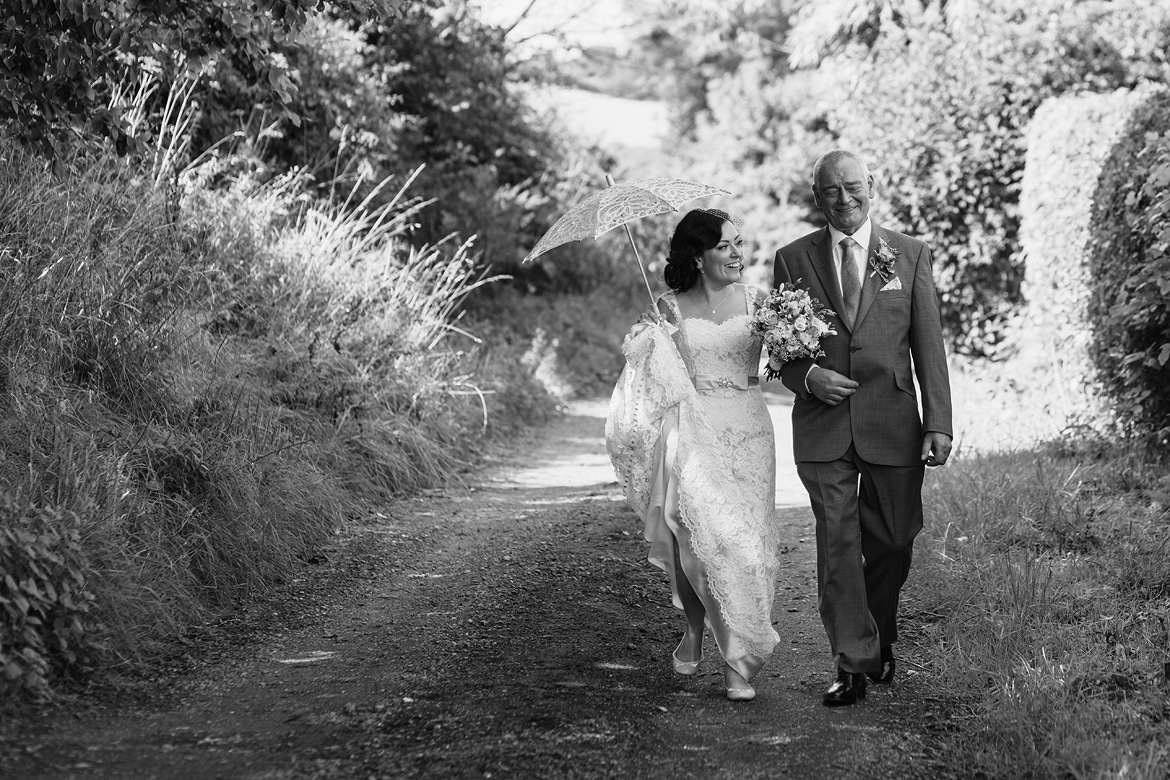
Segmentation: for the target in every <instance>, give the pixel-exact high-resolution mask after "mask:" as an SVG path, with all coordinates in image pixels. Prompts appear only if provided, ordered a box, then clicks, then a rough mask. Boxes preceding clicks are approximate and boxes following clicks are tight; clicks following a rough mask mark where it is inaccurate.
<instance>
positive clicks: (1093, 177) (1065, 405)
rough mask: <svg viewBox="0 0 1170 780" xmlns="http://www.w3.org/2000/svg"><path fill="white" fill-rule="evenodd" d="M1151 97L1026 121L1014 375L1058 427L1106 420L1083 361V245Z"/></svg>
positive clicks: (1087, 290) (1081, 100)
mask: <svg viewBox="0 0 1170 780" xmlns="http://www.w3.org/2000/svg"><path fill="white" fill-rule="evenodd" d="M1150 91H1151V90H1148V89H1137V90H1125V89H1122V90H1116V91H1115V92H1111V93H1083V94H1079V95H1062V96H1059V97H1054V98H1049V99H1048V100H1046V101H1044V103H1042V104H1041V106H1040V108H1039V109H1037V111H1036V114H1035V116H1034V117H1033V119H1032V122H1031V125H1030V128H1029V131H1028V136H1027V143H1028V153H1027V158H1026V163H1025V168H1024V178H1023V181H1022V184H1021V192H1020V241H1019V243H1020V248H1021V250H1022V252H1023V255H1024V258H1025V261H1026V269H1025V278H1024V288H1023V294H1024V295H1025V297H1026V299H1027V305H1026V307H1025V309H1024V310H1023V312H1021V317H1020V318H1019V321H1018V324H1017V325H1016V327H1014V328H1013V330H1012V334H1011V335H1012V342H1013V353H1014V356H1013V360H1012V361H1011V363H1012V367H1013V368H1015V369H1019V370H1022V371H1026V372H1028V373H1030V374H1031V376H1029V377H1028V378H1027V380H1026V385H1027V387H1028V388H1029V389H1030V391H1031V392H1039V393H1041V394H1042V395H1044V396H1045V397H1046V398H1048V399H1049V401H1048V410H1049V412H1050V413H1052V414H1053V415H1054V416H1055V417H1056V420H1057V421H1058V424H1059V425H1060V426H1061V427H1063V426H1064V425H1066V424H1069V423H1074V424H1081V423H1082V422H1083V423H1084V424H1087V425H1091V426H1093V427H1097V428H1100V427H1101V426H1102V425H1103V424H1105V423H1106V422H1107V421H1108V420H1109V414H1108V411H1107V410H1106V409H1104V408H1103V407H1102V400H1103V399H1102V398H1101V393H1100V392H1099V388H1098V387H1096V385H1095V383H1094V382H1093V379H1094V376H1093V374H1094V371H1093V368H1092V361H1091V359H1090V356H1089V343H1090V341H1091V338H1092V328H1091V325H1090V321H1089V301H1090V297H1091V290H1092V279H1091V275H1090V272H1089V245H1090V240H1091V239H1092V238H1093V229H1092V225H1091V221H1092V214H1093V207H1094V203H1095V202H1096V201H1097V199H1098V198H1099V197H1100V193H1099V192H1098V180H1099V179H1100V178H1101V171H1102V166H1103V165H1104V163H1105V161H1106V159H1107V158H1108V157H1109V154H1110V153H1111V151H1112V150H1113V148H1114V147H1115V146H1116V144H1117V142H1118V138H1119V137H1120V135H1121V133H1122V131H1123V129H1124V128H1125V126H1126V124H1127V122H1128V120H1129V118H1130V116H1131V114H1132V113H1133V111H1134V110H1135V107H1137V106H1139V105H1141V103H1142V102H1143V101H1145V100H1146V99H1148V96H1149V94H1150Z"/></svg>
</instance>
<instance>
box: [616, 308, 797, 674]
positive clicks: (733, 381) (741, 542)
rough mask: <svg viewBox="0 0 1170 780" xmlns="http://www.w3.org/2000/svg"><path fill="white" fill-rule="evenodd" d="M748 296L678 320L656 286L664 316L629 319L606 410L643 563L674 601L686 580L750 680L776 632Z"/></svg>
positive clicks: (770, 443)
mask: <svg viewBox="0 0 1170 780" xmlns="http://www.w3.org/2000/svg"><path fill="white" fill-rule="evenodd" d="M755 300H756V294H755V290H754V289H753V288H747V294H746V295H745V304H744V313H743V314H740V315H737V316H733V317H731V318H729V319H727V320H725V321H723V322H721V323H715V322H712V321H710V320H705V319H697V318H683V317H682V314H681V312H680V310H679V307H678V302H677V300H676V299H675V296H674V294H673V293H667V294H666V295H664V296H663V301H664V302H665V304H666V308H667V310H668V311H669V312H670V320H671V324H670V325H667V326H666V329H663V328H662V327H659V326H655V325H639V326H635V328H634V329H633V330H632V331H631V333H630V335H629V336H627V338H626V342H625V344H624V345H623V349H622V351H623V353H624V354H625V357H626V367H625V369H624V370H623V372H622V376H621V378H620V379H619V380H618V384H617V387H615V389H614V393H613V397H612V399H611V401H610V413H609V417H608V419H607V420H606V444H607V447H608V449H609V453H610V457H611V460H612V461H613V463H614V470H615V471H616V472H617V474H618V478H619V480H620V481H621V483H622V486H623V488H624V489H625V492H626V496H627V499H628V500H629V501H630V504H631V505H632V506H633V507H634V509H635V510H636V511H638V512H639V513H640V514H641V515H642V517H643V520H644V524H645V525H644V533H645V537H646V540H647V541H648V542H650V553H649V559H650V561H651V563H653V564H654V565H656V566H658V567H660V568H662V569H663V570H665V571H666V572H667V573H668V574H669V575H670V579H671V586H672V591H673V594H674V604H675V606H676V607H678V608H679V609H682V602H681V600H680V598H679V595H678V593H679V591H678V582H679V578H681V577H686V578H687V580H688V582H689V583H690V585H691V587H692V588H693V589H694V590H695V592H696V593H697V594H698V596H699V598H700V600H701V601H702V602H703V605H704V607H705V608H706V611H707V617H706V621H707V627H708V628H709V629H710V631H711V633H712V635H713V636H714V638H715V641H716V644H717V645H718V647H719V650H720V653H721V654H722V655H723V657H724V660H725V661H726V662H727V663H728V664H729V665H731V666H732V668H734V669H735V670H736V671H737V672H739V673H740V674H741V675H743V677H744V678H745V679H748V680H750V679H751V678H752V677H753V676H754V675H755V674H756V672H758V671H759V669H760V667H761V666H762V665H763V663H764V661H765V660H766V658H767V657H768V656H769V655H770V654H771V652H772V650H773V648H774V647H775V646H776V643H777V641H778V637H777V635H776V632H775V630H774V629H773V628H772V618H771V613H772V601H773V596H774V593H775V583H776V574H777V569H778V559H779V554H778V552H779V532H778V528H777V526H776V521H775V486H776V451H775V437H774V433H773V430H772V421H771V418H770V417H769V416H768V409H767V406H766V405H765V403H764V399H763V395H762V394H761V392H760V388H759V383H758V379H757V378H756V376H755V375H756V373H757V371H758V368H759V365H760V351H761V348H762V342H761V340H760V338H759V337H758V336H755V335H753V334H752V333H751V331H750V328H749V323H750V321H751V315H752V306H754V301H755ZM668 332H669V333H673V344H672V343H671V342H672V336H670V335H667V334H668ZM676 347H677V349H676Z"/></svg>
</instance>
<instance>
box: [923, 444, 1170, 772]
mask: <svg viewBox="0 0 1170 780" xmlns="http://www.w3.org/2000/svg"><path fill="white" fill-rule="evenodd" d="M1143 455H1144V456H1143ZM1166 465H1167V464H1166V461H1165V459H1164V455H1160V454H1159V453H1153V452H1146V453H1140V452H1137V453H1135V451H1134V450H1133V448H1131V447H1128V446H1126V445H1125V444H1124V442H1118V443H1110V442H1107V441H1105V440H1103V439H1093V440H1080V441H1074V442H1063V443H1050V444H1046V445H1043V446H1041V447H1039V448H1037V449H1035V450H1031V451H1019V452H1012V453H999V454H986V455H979V456H974V457H965V458H964V457H960V458H959V459H957V460H956V461H953V462H952V463H951V464H950V465H948V466H947V467H946V468H944V469H938V470H932V471H930V472H929V474H928V482H927V488H926V496H927V501H928V506H927V517H928V518H929V523H928V528H927V529H926V532H925V533H924V534H923V536H922V537H921V539H920V543H919V546H918V561H917V562H916V564H915V569H914V574H913V575H912V578H911V586H910V588H909V589H908V592H907V601H906V604H905V608H904V615H905V617H906V620H905V623H906V624H907V627H908V629H909V631H907V632H906V637H905V638H906V640H907V641H908V642H909V643H910V644H913V645H917V646H918V648H919V650H920V657H919V660H921V661H922V662H923V666H924V667H925V671H926V673H927V674H928V675H929V676H930V679H931V680H932V685H934V686H937V688H938V689H939V690H941V691H946V692H948V693H950V694H953V695H954V697H955V702H954V705H955V713H956V715H957V720H956V721H953V722H952V723H958V724H960V725H958V727H956V728H953V729H949V730H946V731H945V732H944V733H943V734H942V736H943V741H942V743H941V744H940V745H939V750H940V752H941V753H942V754H943V755H942V758H943V761H944V763H945V764H946V765H948V766H951V767H964V773H963V776H969V777H983V778H1005V779H1006V778H1021V777H1027V778H1053V779H1055V778H1104V777H1112V778H1121V777H1124V778H1135V779H1137V778H1141V779H1142V780H1147V779H1148V780H1154V778H1165V777H1167V776H1170V689H1168V687H1167V681H1166V672H1167V667H1166V664H1167V662H1170V633H1168V620H1170V477H1168V476H1167V469H1166Z"/></svg>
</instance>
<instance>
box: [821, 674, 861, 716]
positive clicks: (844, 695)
mask: <svg viewBox="0 0 1170 780" xmlns="http://www.w3.org/2000/svg"><path fill="white" fill-rule="evenodd" d="M864 698H865V675H864V674H862V673H861V672H857V673H854V672H846V671H844V670H841V669H838V670H837V679H836V680H835V681H834V682H833V684H832V685H830V686H829V690H827V691H825V698H824V699H822V702H823V703H824V705H825V706H826V707H841V706H844V705H847V704H856V703H857V702H859V701H861V700H862V699H864Z"/></svg>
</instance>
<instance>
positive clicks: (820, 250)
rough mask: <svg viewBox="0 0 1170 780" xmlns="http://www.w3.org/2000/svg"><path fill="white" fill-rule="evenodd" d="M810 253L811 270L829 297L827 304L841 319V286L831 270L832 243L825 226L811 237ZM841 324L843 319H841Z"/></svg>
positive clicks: (843, 302)
mask: <svg viewBox="0 0 1170 780" xmlns="http://www.w3.org/2000/svg"><path fill="white" fill-rule="evenodd" d="M809 254H810V255H811V257H810V259H811V260H812V267H813V270H814V271H816V273H817V279H819V280H820V282H821V289H823V290H824V291H825V295H827V296H828V298H829V305H830V306H831V307H832V308H833V311H834V312H836V313H837V319H841V315H840V312H843V311H845V300H844V299H843V298H842V297H841V286H840V285H839V284H838V283H837V272H836V271H835V270H833V244H832V242H831V241H830V240H829V229H828V228H825V229H824V230H822V231H821V233H820V235H818V236H817V237H816V238H814V239H813V248H812V251H811V252H810V253H809ZM841 322H842V324H844V322H845V320H843V319H841Z"/></svg>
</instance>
